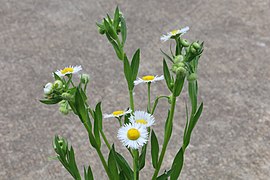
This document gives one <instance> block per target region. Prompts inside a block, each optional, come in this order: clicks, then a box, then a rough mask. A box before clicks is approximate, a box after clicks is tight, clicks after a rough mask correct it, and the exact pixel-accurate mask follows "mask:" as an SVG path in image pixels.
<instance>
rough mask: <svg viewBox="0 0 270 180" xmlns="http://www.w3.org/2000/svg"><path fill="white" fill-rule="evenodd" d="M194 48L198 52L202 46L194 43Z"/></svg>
mask: <svg viewBox="0 0 270 180" xmlns="http://www.w3.org/2000/svg"><path fill="white" fill-rule="evenodd" d="M192 46H193V47H194V48H195V49H196V50H198V49H200V48H201V45H200V44H199V43H197V42H194V43H193V44H192Z"/></svg>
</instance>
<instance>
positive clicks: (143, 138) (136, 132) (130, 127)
mask: <svg viewBox="0 0 270 180" xmlns="http://www.w3.org/2000/svg"><path fill="white" fill-rule="evenodd" d="M117 137H118V139H119V140H120V141H121V142H122V143H123V145H124V146H127V147H129V148H132V149H139V148H140V147H142V146H143V145H144V144H146V142H147V139H148V131H147V129H146V126H143V125H141V124H137V123H133V124H131V123H130V124H125V125H123V126H122V127H121V128H120V129H119V130H118V134H117Z"/></svg>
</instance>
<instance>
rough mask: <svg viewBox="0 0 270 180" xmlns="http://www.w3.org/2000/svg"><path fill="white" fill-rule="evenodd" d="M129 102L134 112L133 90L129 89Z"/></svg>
mask: <svg viewBox="0 0 270 180" xmlns="http://www.w3.org/2000/svg"><path fill="white" fill-rule="evenodd" d="M129 102H130V108H131V110H132V112H134V100H133V90H129Z"/></svg>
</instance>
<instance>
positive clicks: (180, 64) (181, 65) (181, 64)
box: [177, 62, 185, 67]
mask: <svg viewBox="0 0 270 180" xmlns="http://www.w3.org/2000/svg"><path fill="white" fill-rule="evenodd" d="M177 65H178V67H185V64H184V63H182V62H180V63H178V64H177Z"/></svg>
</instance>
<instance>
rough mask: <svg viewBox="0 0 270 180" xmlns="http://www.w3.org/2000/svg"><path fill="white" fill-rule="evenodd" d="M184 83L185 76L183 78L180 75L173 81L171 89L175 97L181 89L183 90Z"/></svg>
mask: <svg viewBox="0 0 270 180" xmlns="http://www.w3.org/2000/svg"><path fill="white" fill-rule="evenodd" d="M184 82H185V76H183V75H182V74H180V73H178V74H177V75H176V79H175V82H174V86H175V87H174V89H173V95H174V96H175V97H177V96H179V95H180V93H181V91H182V89H183V86H184Z"/></svg>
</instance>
